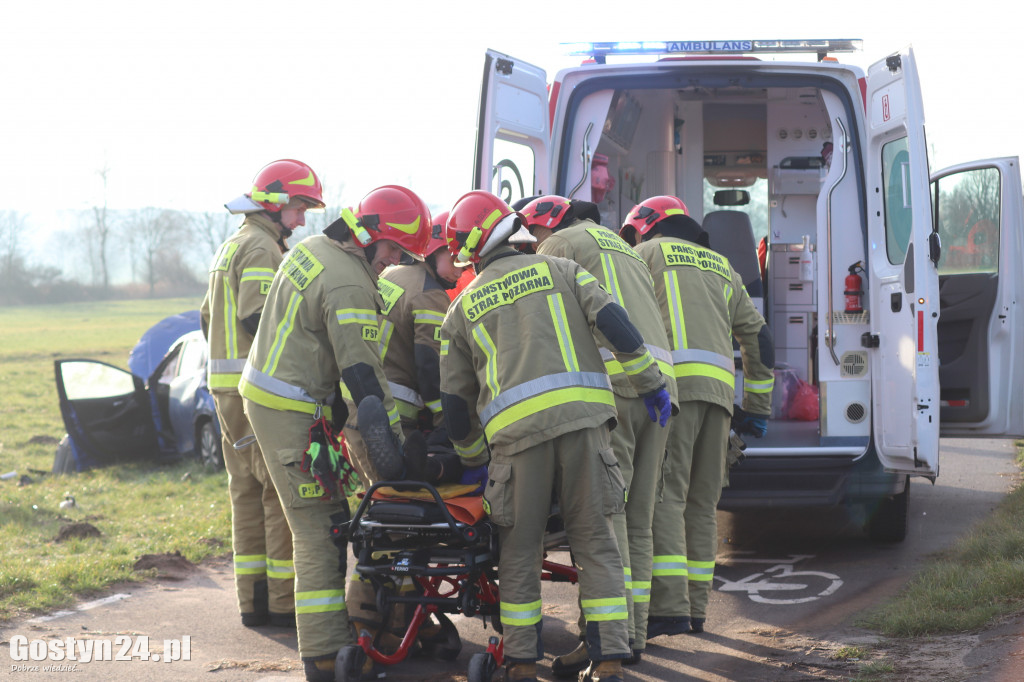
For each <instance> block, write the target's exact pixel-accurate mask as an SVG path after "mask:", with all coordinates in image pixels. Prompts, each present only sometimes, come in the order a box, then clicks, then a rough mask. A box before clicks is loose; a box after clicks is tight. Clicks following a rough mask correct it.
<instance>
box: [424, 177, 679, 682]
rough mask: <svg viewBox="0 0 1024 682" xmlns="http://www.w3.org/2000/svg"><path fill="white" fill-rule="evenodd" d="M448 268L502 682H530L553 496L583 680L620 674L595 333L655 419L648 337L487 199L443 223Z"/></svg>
mask: <svg viewBox="0 0 1024 682" xmlns="http://www.w3.org/2000/svg"><path fill="white" fill-rule="evenodd" d="M446 238H447V240H448V248H449V250H450V251H451V253H452V254H454V255H455V259H456V264H457V265H461V266H467V265H470V264H472V265H474V266H475V268H476V271H477V277H476V279H475V280H474V281H473V283H472V284H470V285H469V286H468V287H467V288H466V290H465V291H463V292H462V294H460V295H459V297H458V298H457V299H455V301H454V302H453V303H452V306H451V308H450V309H449V311H448V315H447V316H446V317H445V320H444V324H443V325H442V326H441V404H442V406H443V409H444V413H445V421H446V423H447V426H448V433H449V435H450V436H451V438H452V442H453V443H454V444H455V448H456V450H457V452H458V453H459V455H460V456H461V457H462V460H463V464H464V466H466V467H467V468H468V469H469V471H479V470H481V469H483V468H484V467H485V466H487V469H486V471H487V473H488V475H487V480H486V485H485V488H484V500H485V509H486V510H487V512H488V514H489V515H490V519H491V521H492V522H493V523H494V524H495V525H497V526H498V528H499V536H500V547H501V556H500V559H499V580H500V584H501V600H500V618H501V623H502V626H503V628H504V653H505V657H506V659H507V660H508V662H509V669H508V670H507V671H506V679H509V680H535V679H536V675H537V672H536V661H537V660H538V659H539V658H541V656H542V653H543V649H542V647H541V640H540V629H541V580H540V576H541V562H542V559H543V552H544V548H543V536H544V530H545V527H546V524H547V519H548V516H549V513H550V508H549V501H550V500H551V499H552V497H553V496H557V499H558V501H559V504H560V508H561V510H562V515H563V520H564V522H565V528H566V532H567V534H568V538H569V542H570V543H571V544H572V547H573V551H574V552H575V555H576V561H577V562H578V564H579V566H580V569H581V570H580V594H581V605H582V609H583V614H584V618H585V621H586V643H587V648H588V652H589V657H590V659H591V660H592V661H593V663H592V664H591V667H590V668H589V669H588V670H587V671H586V672H585V673H584V677H583V679H586V680H600V681H601V682H607V681H609V680H621V679H622V667H621V661H622V659H624V658H627V657H629V656H630V653H631V652H630V649H629V642H628V610H627V608H626V595H625V590H624V585H623V577H622V576H623V569H622V560H621V558H620V556H619V551H618V548H617V546H616V544H615V537H614V531H613V529H612V523H611V515H612V514H614V513H617V512H621V511H622V509H623V506H624V504H625V495H626V487H625V482H624V480H623V477H622V472H621V470H620V467H619V465H618V462H617V460H616V458H615V455H614V454H613V453H612V449H611V442H610V436H609V433H608V429H609V427H611V426H612V425H614V422H615V401H614V398H613V394H612V390H611V382H610V380H609V378H608V375H607V374H606V373H605V371H604V361H603V360H602V358H601V354H600V352H599V350H598V346H597V342H596V341H595V337H596V338H597V339H599V340H600V342H601V343H603V344H604V345H605V346H606V347H608V348H611V349H612V351H613V354H614V356H615V358H616V359H617V360H618V361H619V362H621V363H622V366H623V367H624V368H625V371H626V373H627V375H628V376H629V377H630V380H631V382H632V384H633V385H634V387H635V388H636V390H637V391H638V392H639V393H640V395H641V396H642V397H643V400H644V402H645V404H646V405H648V406H650V408H651V414H652V418H654V419H659V420H660V421H661V423H662V425H664V423H665V422H666V421H667V420H668V416H669V413H670V411H671V399H670V396H669V393H668V391H667V390H666V389H665V380H664V377H663V376H662V373H661V370H660V369H659V367H658V364H657V363H656V362H655V360H654V359H653V358H652V357H651V354H650V352H649V351H648V350H647V348H646V346H645V345H644V339H643V337H642V336H641V335H640V333H639V332H638V331H637V329H636V327H635V326H633V324H632V323H631V322H630V321H629V317H628V316H627V315H626V311H625V310H624V309H623V308H622V306H620V305H618V304H617V303H615V302H614V301H613V300H612V298H611V296H609V295H608V294H607V293H606V292H605V291H604V289H602V288H601V286H600V285H599V284H598V282H597V279H596V278H594V276H593V275H591V274H590V273H588V272H587V271H586V270H584V269H583V268H581V267H580V266H579V265H578V264H576V263H573V262H572V261H569V260H566V259H564V258H548V257H546V256H539V255H535V254H524V253H521V252H519V251H517V250H516V249H514V248H513V247H512V246H511V245H510V241H515V240H518V239H524V238H525V239H526V240H528V241H533V238H532V237H529V235H528V233H527V232H526V230H524V229H522V216H521V214H518V213H516V212H514V211H513V210H512V209H511V208H510V207H509V206H508V205H507V204H505V203H504V202H503V201H502V200H501V199H499V198H498V197H496V196H494V195H493V194H490V193H488V192H483V191H473V192H470V193H468V194H466V195H464V196H463V197H462V198H461V199H459V201H458V202H456V204H455V206H454V207H453V208H452V210H451V213H450V214H449V216H448V222H447V226H446Z"/></svg>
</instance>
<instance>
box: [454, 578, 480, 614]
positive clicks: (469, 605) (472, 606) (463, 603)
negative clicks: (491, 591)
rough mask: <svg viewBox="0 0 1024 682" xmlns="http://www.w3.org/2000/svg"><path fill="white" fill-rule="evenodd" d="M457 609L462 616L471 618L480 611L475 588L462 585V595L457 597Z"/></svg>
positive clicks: (465, 584)
mask: <svg viewBox="0 0 1024 682" xmlns="http://www.w3.org/2000/svg"><path fill="white" fill-rule="evenodd" d="M459 609H460V610H461V611H462V615H464V616H467V617H469V618H472V617H473V616H475V615H476V614H477V612H478V611H479V610H480V598H479V597H478V596H477V589H476V586H474V585H470V584H467V583H463V584H462V594H461V595H460V596H459Z"/></svg>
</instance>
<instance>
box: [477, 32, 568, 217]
mask: <svg viewBox="0 0 1024 682" xmlns="http://www.w3.org/2000/svg"><path fill="white" fill-rule="evenodd" d="M478 116H479V119H478V121H477V128H476V159H475V163H474V169H473V189H484V190H488V191H490V192H493V193H494V194H496V195H498V196H499V197H501V198H502V199H504V200H505V202H506V203H508V204H512V203H514V202H515V201H516V200H517V199H521V198H522V197H529V196H534V195H536V194H545V193H548V192H550V191H551V188H550V185H549V183H548V176H549V168H548V159H549V158H550V157H549V155H548V145H549V140H550V137H551V135H550V127H549V124H548V94H547V80H546V75H545V73H544V70H543V69H540V68H538V67H536V66H533V65H532V64H527V63H526V62H521V61H519V60H517V59H513V58H512V57H509V56H508V55H504V54H501V53H500V52H495V51H493V50H488V51H487V56H486V58H485V60H484V79H483V88H482V91H481V94H480V111H479V113H478Z"/></svg>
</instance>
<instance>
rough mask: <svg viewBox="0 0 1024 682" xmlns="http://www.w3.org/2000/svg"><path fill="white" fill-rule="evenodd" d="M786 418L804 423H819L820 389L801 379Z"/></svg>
mask: <svg viewBox="0 0 1024 682" xmlns="http://www.w3.org/2000/svg"><path fill="white" fill-rule="evenodd" d="M786 416H787V417H789V418H790V419H796V420H798V421H804V422H813V421H818V387H817V386H811V385H810V384H809V383H807V382H806V381H803V380H802V379H801V380H800V386H799V388H797V389H796V393H795V394H794V395H793V398H792V400H791V401H790V403H789V410H788V411H787V413H786Z"/></svg>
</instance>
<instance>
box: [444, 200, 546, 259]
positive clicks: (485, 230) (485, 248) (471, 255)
mask: <svg viewBox="0 0 1024 682" xmlns="http://www.w3.org/2000/svg"><path fill="white" fill-rule="evenodd" d="M444 234H445V241H446V242H448V251H449V253H451V254H452V255H453V256H455V265H457V266H459V267H465V266H467V265H469V264H471V263H479V262H480V257H481V256H484V255H487V253H489V252H490V251H492V250H493V249H494V248H495V247H497V246H500V245H501V244H503V243H505V242H506V241H512V239H511V238H512V237H515V241H526V242H530V241H537V240H536V239H535V238H534V237H533V235H531V234H530V233H529V232H528V231H527V230H526V228H524V227H523V217H522V215H521V214H519V213H516V212H515V211H513V210H512V207H511V206H509V205H508V204H506V203H505V202H504V201H502V200H501V199H499V198H498V197H496V196H494V195H493V194H491V193H490V192H485V191H483V190H479V189H478V190H473V191H472V192H469V193H468V194H464V195H462V198H460V199H459V200H458V201H456V202H455V206H453V207H452V210H451V212H449V214H448V222H447V223H446V224H445V231H444Z"/></svg>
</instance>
